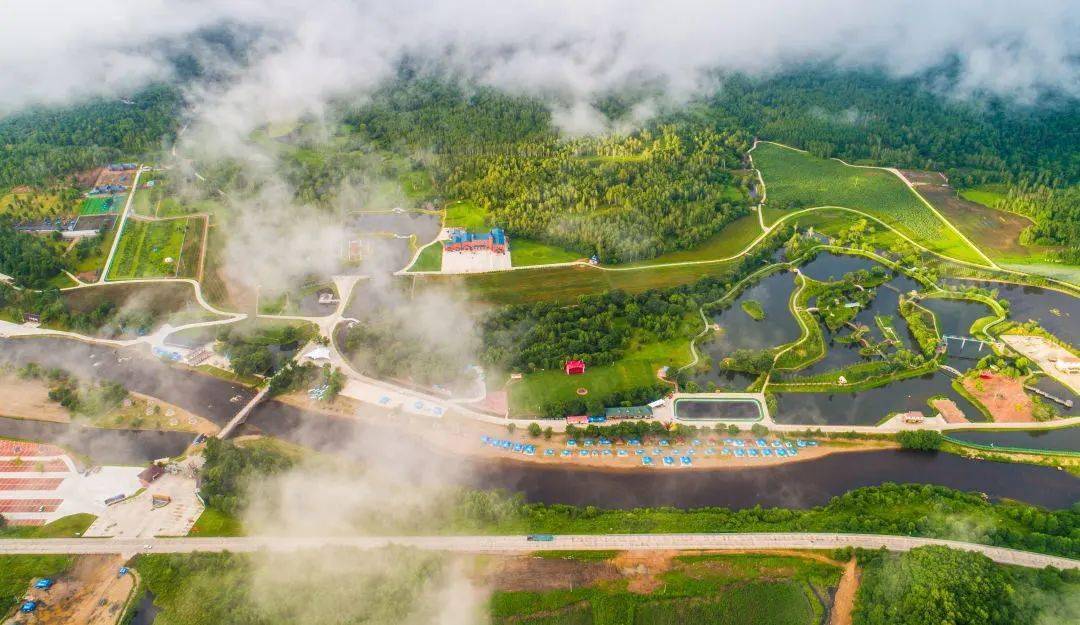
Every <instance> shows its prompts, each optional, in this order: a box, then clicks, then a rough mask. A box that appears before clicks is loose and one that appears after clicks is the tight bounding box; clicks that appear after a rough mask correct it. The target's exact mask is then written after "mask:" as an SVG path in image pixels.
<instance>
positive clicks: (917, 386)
mask: <svg viewBox="0 0 1080 625" xmlns="http://www.w3.org/2000/svg"><path fill="white" fill-rule="evenodd" d="M934 395H945V396H947V397H949V399H952V400H953V401H954V402H956V405H957V406H958V407H959V408H960V410H961V411H963V413H964V415H965V416H966V417H967V418H968V420H969V421H981V420H983V417H982V413H981V412H979V410H978V408H976V407H975V406H974V405H972V404H971V402H969V401H968V400H966V399H964V398H963V397H961V396H960V394H959V393H957V392H956V391H955V390H953V388H952V378H950V377H949V376H948V375H947V374H945V373H943V372H940V371H938V372H935V373H932V374H930V375H925V376H922V377H917V378H908V379H907V380H901V381H899V382H893V383H892V384H889V385H887V386H880V387H878V388H873V389H870V390H866V391H860V392H858V393H777V395H776V402H777V407H776V410H774V411H773V415H772V416H773V419H774V420H775V421H776V422H777V423H799V424H802V423H805V424H812V425H874V424H876V423H878V422H879V421H881V420H882V419H884V418H885V417H886V416H887V415H888V414H890V413H894V412H907V411H911V410H917V411H919V412H922V413H923V414H924V415H925V414H929V413H930V407H929V406H928V405H927V404H926V400H927V399H929V398H930V397H933V396H934Z"/></svg>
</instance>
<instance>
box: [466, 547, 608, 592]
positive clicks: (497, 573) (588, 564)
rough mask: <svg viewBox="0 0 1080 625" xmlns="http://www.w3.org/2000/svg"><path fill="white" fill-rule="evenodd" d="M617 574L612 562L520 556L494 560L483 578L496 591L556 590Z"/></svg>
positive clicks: (587, 583)
mask: <svg viewBox="0 0 1080 625" xmlns="http://www.w3.org/2000/svg"><path fill="white" fill-rule="evenodd" d="M620 577H621V574H620V572H619V567H618V566H616V565H615V564H614V563H613V562H608V561H604V562H597V561H593V560H573V559H562V558H540V557H535V556H520V557H516V558H505V559H500V560H498V561H497V562H496V563H495V565H494V566H493V569H492V570H491V571H490V572H489V573H488V574H487V580H488V582H489V583H491V584H492V585H494V586H496V587H498V588H499V590H506V591H514V590H517V591H532V592H540V591H547V590H560V589H570V588H580V587H582V586H591V585H593V584H597V583H599V582H603V581H611V580H616V579H619V578H620Z"/></svg>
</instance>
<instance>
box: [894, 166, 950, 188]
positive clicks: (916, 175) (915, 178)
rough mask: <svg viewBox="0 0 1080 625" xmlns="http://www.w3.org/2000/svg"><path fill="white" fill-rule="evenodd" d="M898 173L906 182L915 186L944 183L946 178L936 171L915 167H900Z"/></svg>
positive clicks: (946, 182)
mask: <svg viewBox="0 0 1080 625" xmlns="http://www.w3.org/2000/svg"><path fill="white" fill-rule="evenodd" d="M900 173H901V174H903V175H904V178H906V179H907V181H908V182H910V183H911V184H913V185H915V186H919V185H924V184H932V185H946V184H948V182H949V181H948V180H947V179H946V178H945V176H943V175H942V174H940V173H938V172H936V171H921V170H915V169H902V170H900Z"/></svg>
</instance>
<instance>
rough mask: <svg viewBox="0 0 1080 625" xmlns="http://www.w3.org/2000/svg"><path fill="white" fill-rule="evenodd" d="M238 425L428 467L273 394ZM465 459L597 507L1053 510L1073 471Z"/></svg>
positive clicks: (838, 459) (365, 429)
mask: <svg viewBox="0 0 1080 625" xmlns="http://www.w3.org/2000/svg"><path fill="white" fill-rule="evenodd" d="M245 427H247V428H249V431H261V432H262V433H264V434H269V435H272V436H275V437H278V438H281V439H284V440H288V441H290V442H293V443H296V444H298V445H303V446H306V447H311V448H314V449H318V450H321V451H325V452H329V453H336V454H341V455H345V456H351V457H355V458H358V459H362V460H365V461H370V462H375V463H380V464H383V465H385V466H391V467H395V468H399V469H400V471H403V472H404V474H403V477H405V478H406V479H416V480H420V479H423V477H424V476H422V475H411V474H410V473H409V472H410V471H414V470H415V471H424V470H430V465H425V466H428V468H426V469H421V468H416V469H410V468H409V467H410V466H411V464H412V463H407V462H406V463H402V462H400V454H401V453H402V445H401V444H400V443H401V440H400V439H401V434H400V433H398V432H397V431H395V430H392V429H391V428H388V427H377V426H373V425H369V424H365V423H360V422H357V421H353V420H349V419H343V418H340V417H332V416H328V415H323V414H313V413H310V412H304V411H301V410H299V409H296V408H293V407H292V406H286V405H284V404H280V403H277V402H269V403H267V404H264V405H262V406H260V407H258V408H257V409H256V410H255V411H254V413H253V414H252V416H251V418H250V419H249V422H248V426H245ZM358 441H363V444H358ZM478 444H479V443H478ZM408 453H412V454H422V455H424V456H426V457H429V458H432V459H434V460H435V461H437V462H440V461H445V462H449V463H455V464H458V465H460V464H461V463H462V460H461V459H460V458H450V457H443V456H442V455H441V453H440V452H438V451H436V450H432V449H426V448H425V447H424V446H423V445H422V444H420V443H417V444H416V445H415V446H413V447H412V448H411V450H410V451H409V452H408ZM469 467H470V469H471V471H468V472H467V475H469V477H468V484H467V485H469V486H472V487H476V488H501V489H505V490H509V491H513V492H521V493H523V495H524V497H525V498H526V499H527V500H528V501H533V502H544V503H564V504H572V505H595V506H600V507H605V508H627V507H636V506H674V507H679V508H694V507H704V506H724V507H734V508H744V507H750V506H754V505H758V504H760V505H763V506H791V507H809V506H815V505H820V504H824V503H825V502H827V501H828V500H829V499H830V498H831V497H834V496H837V495H840V494H843V493H845V492H847V491H849V490H851V489H853V488H859V487H862V486H874V485H878V484H882V483H885V482H919V483H927V484H939V485H942V486H948V487H950V488H956V489H960V490H969V491H970V490H974V491H981V492H985V493H987V494H988V495H990V496H991V497H998V498H1000V497H1007V498H1011V499H1019V500H1022V501H1027V502H1030V503H1034V504H1038V505H1043V506H1048V507H1055V508H1056V507H1064V506H1068V505H1071V504H1072V503H1073V502H1075V501H1077V500H1080V479H1077V478H1074V477H1072V476H1071V475H1069V474H1068V473H1065V472H1062V471H1057V470H1054V469H1051V468H1049V467H1036V466H1029V465H1020V464H1004V463H992V462H984V461H978V460H968V459H965V458H961V457H959V456H953V455H950V454H925V453H916V452H905V451H873V452H853V453H843V454H834V455H831V456H826V457H824V458H820V459H816V460H809V461H805V462H797V463H790V464H782V465H775V466H771V467H767V468H766V467H760V468H751V469H720V470H693V471H680V470H664V469H658V470H656V471H646V472H641V471H596V470H589V469H580V468H570V467H558V466H551V467H547V466H544V467H540V466H528V465H525V464H522V463H514V462H501V463H493V462H480V461H477V462H473V463H471V464H470V465H469Z"/></svg>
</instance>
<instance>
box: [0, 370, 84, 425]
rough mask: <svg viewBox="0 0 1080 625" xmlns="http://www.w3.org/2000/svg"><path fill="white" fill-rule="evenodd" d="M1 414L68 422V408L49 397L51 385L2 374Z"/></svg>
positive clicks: (0, 380)
mask: <svg viewBox="0 0 1080 625" xmlns="http://www.w3.org/2000/svg"><path fill="white" fill-rule="evenodd" d="M0 415H4V416H7V417H20V418H23V419H36V420H38V421H56V422H60V423H67V422H68V421H71V415H70V414H68V411H67V409H66V408H63V407H62V406H60V404H58V403H56V402H54V401H52V400H51V399H49V387H48V385H46V384H45V383H44V382H43V381H41V380H22V379H19V378H18V377H16V376H14V375H10V374H0Z"/></svg>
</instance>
